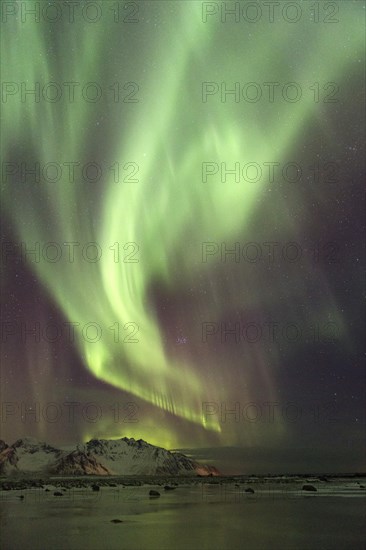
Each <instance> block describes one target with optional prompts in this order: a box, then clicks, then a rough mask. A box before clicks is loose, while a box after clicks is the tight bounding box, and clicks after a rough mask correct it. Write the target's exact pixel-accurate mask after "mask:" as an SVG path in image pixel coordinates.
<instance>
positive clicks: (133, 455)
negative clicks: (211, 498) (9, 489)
mask: <svg viewBox="0 0 366 550" xmlns="http://www.w3.org/2000/svg"><path fill="white" fill-rule="evenodd" d="M27 473H29V474H33V475H34V474H42V475H47V474H49V475H75V476H80V475H98V476H108V475H162V474H163V475H164V474H165V475H177V476H179V475H192V476H195V475H196V476H218V475H221V474H220V472H219V471H218V470H217V469H216V468H215V467H214V466H210V465H206V464H201V463H198V462H196V461H195V460H192V459H191V458H189V457H187V456H186V455H184V454H183V453H180V452H176V451H168V450H167V449H164V448H163V447H157V446H155V445H152V444H150V443H148V442H146V441H144V440H143V439H138V440H136V439H134V438H127V437H123V438H120V439H95V438H94V439H91V440H90V441H88V442H86V443H78V444H76V445H75V447H74V448H72V449H69V450H63V449H62V448H57V447H54V446H52V445H49V444H48V443H46V442H44V441H38V440H37V439H35V438H33V437H24V438H21V439H17V440H16V441H15V442H14V443H13V444H12V445H8V444H7V443H5V441H2V440H0V475H5V476H11V475H16V474H27Z"/></svg>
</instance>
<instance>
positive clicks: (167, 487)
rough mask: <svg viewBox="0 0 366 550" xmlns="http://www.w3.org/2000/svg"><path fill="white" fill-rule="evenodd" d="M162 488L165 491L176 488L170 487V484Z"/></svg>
mask: <svg viewBox="0 0 366 550" xmlns="http://www.w3.org/2000/svg"><path fill="white" fill-rule="evenodd" d="M164 489H165V490H166V491H174V489H176V487H171V486H170V485H165V487H164Z"/></svg>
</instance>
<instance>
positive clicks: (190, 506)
mask: <svg viewBox="0 0 366 550" xmlns="http://www.w3.org/2000/svg"><path fill="white" fill-rule="evenodd" d="M150 489H151V487H150V486H149V487H148V486H145V487H125V488H123V487H117V488H107V487H102V488H101V490H100V491H99V492H98V493H93V492H92V491H91V490H90V488H88V489H84V490H83V489H70V490H67V491H65V492H64V494H63V496H62V497H55V496H54V495H53V492H54V491H53V490H52V489H51V490H50V491H49V492H45V491H44V489H42V490H40V489H33V490H28V491H26V492H24V491H9V492H7V493H3V494H2V499H1V501H0V510H1V526H2V534H1V535H0V537H1V539H0V540H1V548H2V549H3V550H13V549H24V550H26V549H32V550H37V549H42V550H44V549H45V548H47V549H48V548H52V549H55V550H61V549H62V550H63V549H65V550H66V549H68V550H83V549H90V550H92V549H95V550H102V549H104V550H113V549H117V548H118V549H124V550H129V549H131V550H145V549H146V550H153V549H156V550H158V549H159V550H164V549H169V550H172V549H173V548H174V550H181V549H184V550H185V549H191V550H196V549H197V550H198V549H199V550H206V549H207V550H224V549H228V550H235V549H240V550H242V549H243V548H247V549H248V550H254V549H271V550H277V549H278V550H280V549H281V550H282V549H283V550H285V549H289V550H295V549H296V550H302V549H318V548H319V549H329V550H330V549H332V550H333V549H347V550H348V549H352V550H358V549H360V550H361V549H364V514H365V498H364V496H365V495H364V491H360V492H359V493H357V491H356V489H357V488H355V489H354V490H352V488H347V487H346V488H343V492H342V488H338V490H337V487H332V488H328V489H327V488H325V489H324V491H325V492H323V493H322V498H319V496H320V495H318V494H317V495H315V494H306V495H305V494H304V493H300V492H299V491H294V490H293V489H291V488H279V487H277V488H276V487H273V488H268V487H267V488H264V487H262V488H261V487H256V492H255V493H254V494H248V493H245V489H244V488H243V487H241V486H234V485H230V486H209V485H202V486H201V487H178V488H177V489H176V490H175V491H167V492H164V491H163V490H161V488H160V487H157V488H156V489H157V490H159V491H160V492H161V497H160V498H157V499H150V498H149V496H148V493H149V490H150ZM341 493H342V496H348V498H339V495H340V494H341ZM20 494H24V499H23V500H20V498H19V496H20ZM337 495H338V496H337ZM358 496H359V497H361V498H357V497H358ZM112 519H119V520H121V521H122V523H112V522H111V520H112Z"/></svg>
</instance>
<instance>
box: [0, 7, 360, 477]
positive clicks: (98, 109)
mask: <svg viewBox="0 0 366 550" xmlns="http://www.w3.org/2000/svg"><path fill="white" fill-rule="evenodd" d="M3 4H7V7H5V8H4V6H3V12H2V25H1V26H2V41H3V46H2V51H3V52H4V55H3V60H2V79H1V80H2V119H3V121H2V123H3V136H2V137H3V139H2V149H1V152H2V207H1V209H2V211H1V213H2V260H1V271H2V287H1V297H2V319H1V329H2V338H1V340H2V346H1V347H2V356H1V403H2V409H1V438H2V439H4V440H5V441H6V442H7V443H8V444H11V443H13V442H14V441H15V440H16V439H17V438H20V437H24V436H26V435H28V436H34V437H37V438H38V439H40V440H45V441H47V442H49V443H52V444H54V445H71V444H74V443H76V442H79V441H87V440H89V439H91V438H92V437H98V438H118V437H124V436H127V437H134V438H136V439H139V438H142V439H144V440H146V441H148V442H149V443H152V444H155V445H159V446H163V447H165V448H168V449H184V450H185V452H186V453H187V454H190V455H192V456H196V457H198V458H201V459H203V460H207V461H210V462H211V463H213V464H215V465H216V466H218V467H219V468H220V469H221V470H222V471H223V472H227V473H239V472H244V473H247V472H248V473H264V472H307V471H327V472H333V471H339V472H346V471H361V470H364V469H365V468H364V467H365V461H364V456H365V455H364V442H363V439H364V433H365V404H366V403H365V370H364V342H363V332H364V307H363V299H364V297H365V295H364V290H363V289H364V265H365V255H364V246H363V241H364V229H365V218H364V199H365V191H364V178H365V173H364V172H365V171H364V163H363V152H364V141H365V140H364V137H365V136H364V115H365V112H364V101H363V97H364V17H365V4H364V2H362V1H352V0H349V1H343V2H331V3H330V4H331V5H332V6H333V7H334V6H335V7H334V14H333V11H332V9H331V8H329V9H328V11H326V10H325V8H324V3H322V2H320V3H313V4H314V5H318V8H319V13H318V12H317V13H316V12H315V11H314V10H311V9H310V7H309V6H310V4H311V3H310V2H306V1H301V0H298V2H295V3H292V4H295V5H296V6H297V9H298V10H300V12H299V13H298V12H297V11H296V12H295V11H294V8H291V9H290V8H288V11H283V7H284V6H285V5H287V4H289V3H288V2H280V7H281V10H280V9H278V11H275V12H274V19H273V21H271V20H270V16H269V14H268V11H266V9H265V6H264V5H261V4H262V3H259V4H260V5H261V10H262V12H261V13H262V16H261V17H260V16H258V21H249V20H248V19H253V18H255V12H254V11H251V10H250V9H249V11H245V10H244V8H243V9H242V10H241V11H240V12H238V13H237V16H236V18H237V19H238V20H237V21H235V15H234V16H233V15H232V16H230V15H227V17H226V21H225V14H222V13H221V11H220V10H221V2H218V3H215V2H213V3H209V4H210V5H208V4H207V3H206V4H205V3H201V2H199V1H189V2H188V1H184V2H183V1H182V2H180V1H174V2H170V1H164V2H160V1H154V2H137V3H129V5H127V6H126V7H124V3H123V2H120V3H119V4H120V12H119V13H117V12H116V11H113V10H114V9H115V8H113V6H114V7H115V6H116V5H117V3H116V2H99V3H98V2H83V1H81V2H79V3H78V4H79V6H78V7H75V14H74V20H70V11H68V10H67V9H66V5H67V4H68V3H67V2H62V3H60V5H61V4H62V6H63V7H59V9H58V10H56V8H55V7H54V4H55V3H54V2H26V3H24V2H23V3H22V2H15V3H8V2H5V3H3ZM23 4H27V6H31V5H32V6H33V7H34V5H36V4H37V5H39V6H40V7H41V8H42V10H41V12H40V17H39V21H35V20H34V15H33V16H31V15H26V14H25V13H24V12H23V11H22V10H23V8H24V6H23ZM88 4H89V8H87V5H88ZM91 4H94V5H97V6H99V10H100V12H99V11H97V9H96V8H95V6H94V8H93V6H90V5H91ZM234 4H235V3H234V2H229V3H227V5H228V6H231V7H232V6H233V5H234ZM237 4H240V8H242V7H243V6H245V4H248V3H246V2H240V3H237ZM252 4H253V3H252ZM22 6H23V7H22ZM46 6H49V7H48V8H47V10H46ZM41 8H40V9H41ZM82 8H83V10H84V11H82ZM112 8H113V9H112ZM336 8H337V9H336ZM251 9H252V10H254V8H251ZM69 10H70V7H69ZM13 11H14V12H16V13H14V14H13ZM211 11H212V14H211ZM216 11H217V13H216ZM258 13H259V12H258ZM299 14H300V15H299ZM296 15H299V18H298V20H296V21H295V20H294V19H295V18H296V17H295V16H296ZM56 16H57V17H56ZM52 18H54V19H56V18H58V20H57V21H54V22H51V21H50V19H52ZM94 18H95V21H94V22H92V21H91V19H94ZM314 18H315V19H316V18H317V20H316V21H314ZM114 19H117V20H114ZM221 19H223V21H221ZM291 21H292V22H291ZM5 52H6V53H5ZM50 83H53V84H50ZM65 83H66V84H65ZM67 83H69V84H67ZM70 83H74V84H73V85H71V84H70ZM75 83H77V84H75ZM88 83H89V84H88ZM90 83H92V84H90ZM235 83H238V84H235ZM268 83H275V84H272V87H271V85H269V84H268ZM37 86H39V88H37ZM25 89H27V90H31V89H33V90H34V89H36V92H35V94H34V93H33V94H32V93H28V94H26V93H25ZM225 90H226V92H228V93H227V94H226V95H225ZM271 90H272V93H273V95H271ZM230 92H231V93H230ZM98 94H99V95H98ZM37 95H38V96H37ZM37 163H38V167H39V174H37V170H38V168H37ZM258 167H259V168H258ZM270 167H272V168H270ZM32 169H33V170H35V173H31V170H32ZM27 170H29V172H28V173H26V171H27ZM225 170H227V173H225ZM235 170H236V172H235ZM271 170H272V171H271ZM230 171H231V172H230ZM272 176H273V177H272ZM269 243H272V244H269ZM273 243H275V244H273ZM26 250H28V251H30V250H35V252H34V253H30V252H28V253H26ZM32 328H33V329H34V330H35V333H34V332H33V333H32ZM230 330H231V331H232V332H231V333H229V332H228V331H230ZM37 331H38V334H37ZM225 331H226V332H225ZM71 403H74V405H73V406H71ZM230 411H232V412H231V414H230ZM233 411H235V412H233Z"/></svg>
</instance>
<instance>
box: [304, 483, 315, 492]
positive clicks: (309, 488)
mask: <svg viewBox="0 0 366 550" xmlns="http://www.w3.org/2000/svg"><path fill="white" fill-rule="evenodd" d="M302 490H303V491H313V492H314V491H315V492H316V488H315V487H314V485H310V484H309V483H306V484H305V485H303V486H302Z"/></svg>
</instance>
